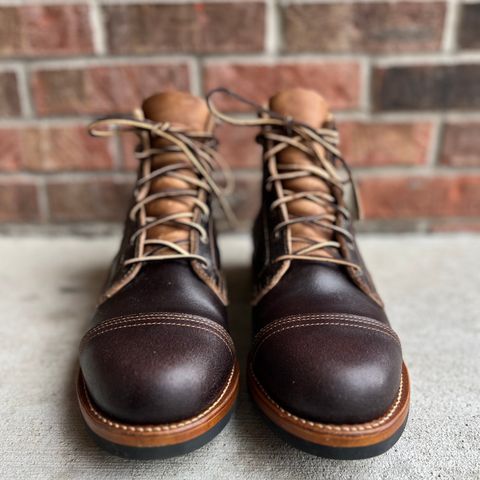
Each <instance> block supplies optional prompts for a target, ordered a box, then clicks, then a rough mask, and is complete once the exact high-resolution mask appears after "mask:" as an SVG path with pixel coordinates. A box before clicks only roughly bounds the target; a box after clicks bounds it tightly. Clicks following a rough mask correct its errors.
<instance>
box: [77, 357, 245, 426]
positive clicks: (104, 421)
mask: <svg viewBox="0 0 480 480" xmlns="http://www.w3.org/2000/svg"><path fill="white" fill-rule="evenodd" d="M235 369H236V365H234V366H233V368H232V371H231V372H230V375H229V377H228V381H227V384H226V386H225V388H224V389H223V390H222V393H221V394H220V396H219V397H218V398H217V400H215V402H213V403H212V405H210V406H209V407H208V408H207V409H206V410H204V411H203V412H202V413H200V414H198V415H196V416H195V417H192V418H189V419H188V420H184V421H183V422H177V423H168V424H165V425H149V426H145V427H142V426H140V425H126V424H122V423H118V422H112V421H111V420H108V418H106V417H104V416H103V415H101V414H100V413H99V412H97V410H95V408H94V406H93V405H92V402H91V401H90V397H89V396H88V391H87V387H86V384H85V380H83V377H82V381H83V391H84V392H85V398H86V399H87V403H88V407H89V410H90V411H91V413H93V415H94V416H95V417H96V418H98V419H99V420H100V421H101V422H102V423H105V424H106V425H108V426H109V427H113V428H117V429H119V430H124V431H125V432H127V433H128V432H140V433H145V432H147V433H149V432H160V431H166V430H176V429H178V428H181V427H184V426H186V425H189V424H191V423H193V422H195V421H196V420H199V419H200V418H202V417H204V416H205V415H207V414H208V413H210V412H211V411H212V410H213V409H214V408H215V407H216V406H217V405H218V404H219V403H220V402H221V401H222V398H223V397H224V396H225V394H226V392H227V390H228V387H229V386H230V383H231V382H232V378H233V374H234V373H235Z"/></svg>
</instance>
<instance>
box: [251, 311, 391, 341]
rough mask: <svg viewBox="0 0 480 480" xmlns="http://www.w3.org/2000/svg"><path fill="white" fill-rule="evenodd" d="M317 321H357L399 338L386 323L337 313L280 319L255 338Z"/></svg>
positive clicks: (264, 328)
mask: <svg viewBox="0 0 480 480" xmlns="http://www.w3.org/2000/svg"><path fill="white" fill-rule="evenodd" d="M317 319H322V320H323V319H325V320H348V321H352V320H355V321H356V322H360V323H366V324H368V325H375V326H377V327H379V328H383V329H385V331H386V333H389V334H391V335H393V336H394V337H395V339H396V340H398V336H397V334H396V333H395V331H394V330H393V329H392V328H390V327H389V326H388V325H385V324H384V323H382V322H380V321H378V320H374V319H370V318H367V317H360V316H358V315H350V314H336V313H331V314H329V313H321V314H306V315H292V316H288V317H284V318H280V319H278V320H275V321H274V322H271V323H269V324H268V325H266V326H265V327H263V328H262V329H261V330H260V331H259V332H258V333H257V334H256V335H255V337H256V338H257V339H260V337H262V336H263V335H264V334H265V333H267V332H268V331H270V330H272V329H274V328H276V327H277V326H279V325H285V324H287V323H293V322H298V321H302V320H317Z"/></svg>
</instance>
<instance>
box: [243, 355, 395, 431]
mask: <svg viewBox="0 0 480 480" xmlns="http://www.w3.org/2000/svg"><path fill="white" fill-rule="evenodd" d="M250 374H251V375H252V378H253V379H254V380H255V383H256V384H257V385H258V387H259V388H260V390H261V391H262V393H263V394H264V395H265V397H266V398H267V400H268V401H269V402H270V403H272V404H273V405H274V406H275V407H276V408H278V409H279V410H280V411H281V412H282V413H284V414H285V415H287V416H288V417H290V418H291V419H292V420H293V421H294V422H296V423H301V424H303V425H308V426H310V427H312V428H315V429H318V430H329V431H332V430H335V431H346V432H356V431H364V430H372V429H374V428H376V427H379V426H381V425H383V424H384V423H385V422H387V421H388V420H389V419H390V418H391V417H392V416H393V415H394V414H395V411H396V410H397V409H398V407H399V405H400V402H401V400H402V397H403V383H404V379H403V377H404V374H403V371H402V375H401V378H400V386H399V389H398V395H397V398H396V400H395V403H394V404H393V405H392V407H391V408H390V409H389V410H388V411H387V413H386V414H385V415H383V416H382V417H380V418H378V419H376V420H372V421H370V422H366V423H358V424H353V425H335V424H329V423H320V422H312V421H311V420H305V419H304V418H301V417H298V416H297V415H294V414H293V413H290V412H288V411H287V410H285V409H284V408H282V407H281V406H280V405H278V403H277V402H275V400H273V399H272V398H271V397H270V395H268V393H267V392H266V391H265V389H264V388H263V386H262V385H261V384H260V382H259V381H258V379H257V377H256V376H255V374H254V373H253V368H252V364H250Z"/></svg>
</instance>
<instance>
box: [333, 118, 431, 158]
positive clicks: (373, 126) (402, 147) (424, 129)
mask: <svg viewBox="0 0 480 480" xmlns="http://www.w3.org/2000/svg"><path fill="white" fill-rule="evenodd" d="M339 131H340V142H341V143H340V149H341V151H342V155H343V157H344V158H345V159H346V160H347V162H348V163H349V164H350V165H352V166H358V167H370V166H382V165H421V164H424V163H426V161H427V154H428V147H429V144H430V139H431V134H432V128H431V125H430V124H428V123H365V122H342V123H340V124H339Z"/></svg>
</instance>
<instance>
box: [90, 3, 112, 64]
mask: <svg viewBox="0 0 480 480" xmlns="http://www.w3.org/2000/svg"><path fill="white" fill-rule="evenodd" d="M89 9H90V11H89V15H90V28H91V29H92V38H93V47H94V51H95V54H96V55H99V56H104V55H106V54H107V50H108V49H107V41H106V35H105V29H104V19H103V12H102V8H101V6H100V4H99V2H98V0H90V1H89Z"/></svg>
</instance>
